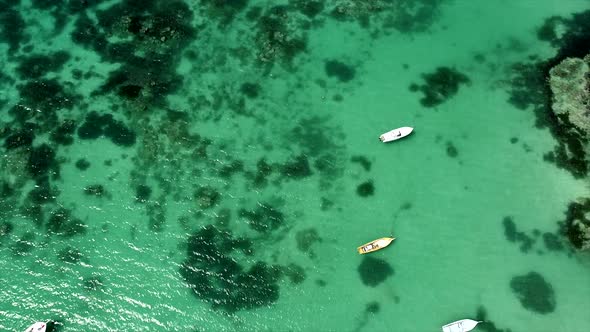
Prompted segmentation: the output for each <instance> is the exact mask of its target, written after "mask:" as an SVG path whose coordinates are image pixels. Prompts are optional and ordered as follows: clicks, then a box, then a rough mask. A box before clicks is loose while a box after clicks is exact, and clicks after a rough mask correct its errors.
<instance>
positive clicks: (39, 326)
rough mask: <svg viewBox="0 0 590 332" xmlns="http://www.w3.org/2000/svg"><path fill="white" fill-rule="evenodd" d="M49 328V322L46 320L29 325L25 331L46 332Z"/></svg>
mask: <svg viewBox="0 0 590 332" xmlns="http://www.w3.org/2000/svg"><path fill="white" fill-rule="evenodd" d="M46 330H47V323H45V322H37V323H35V324H33V325H31V326H29V327H28V328H27V329H26V330H25V332H45V331H46Z"/></svg>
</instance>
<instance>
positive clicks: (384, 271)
mask: <svg viewBox="0 0 590 332" xmlns="http://www.w3.org/2000/svg"><path fill="white" fill-rule="evenodd" d="M358 271H359V274H360V276H361V280H362V282H363V284H365V286H369V287H376V286H377V285H379V284H380V283H382V282H384V281H385V280H386V279H387V278H389V276H392V275H393V273H394V271H393V268H392V267H391V265H389V263H387V262H386V261H384V260H382V259H378V258H373V257H370V256H365V257H364V258H363V261H362V262H361V264H360V265H359V267H358Z"/></svg>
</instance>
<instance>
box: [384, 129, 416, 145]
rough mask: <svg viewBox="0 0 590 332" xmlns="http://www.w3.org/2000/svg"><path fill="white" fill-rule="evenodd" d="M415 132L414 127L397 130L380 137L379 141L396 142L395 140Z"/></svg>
mask: <svg viewBox="0 0 590 332" xmlns="http://www.w3.org/2000/svg"><path fill="white" fill-rule="evenodd" d="M413 130H414V128H412V127H401V128H397V129H394V130H391V131H388V132H386V133H385V134H383V135H381V136H379V140H380V141H381V142H383V143H387V142H391V141H395V140H398V139H400V138H403V137H406V136H408V135H410V134H411V133H412V131H413Z"/></svg>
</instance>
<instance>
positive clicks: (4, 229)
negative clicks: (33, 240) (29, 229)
mask: <svg viewBox="0 0 590 332" xmlns="http://www.w3.org/2000/svg"><path fill="white" fill-rule="evenodd" d="M13 230H14V225H13V224H12V223H11V222H9V221H2V222H0V240H2V239H3V238H4V237H6V236H8V235H10V234H11V233H12V231H13Z"/></svg>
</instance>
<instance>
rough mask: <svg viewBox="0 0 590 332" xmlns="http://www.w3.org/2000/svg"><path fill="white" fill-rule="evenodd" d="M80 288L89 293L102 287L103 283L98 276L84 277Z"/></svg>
mask: <svg viewBox="0 0 590 332" xmlns="http://www.w3.org/2000/svg"><path fill="white" fill-rule="evenodd" d="M82 286H83V287H84V288H85V289H86V290H89V291H96V290H99V289H101V288H102V287H103V286H104V281H103V279H102V278H101V277H99V276H90V277H84V278H83V280H82Z"/></svg>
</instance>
